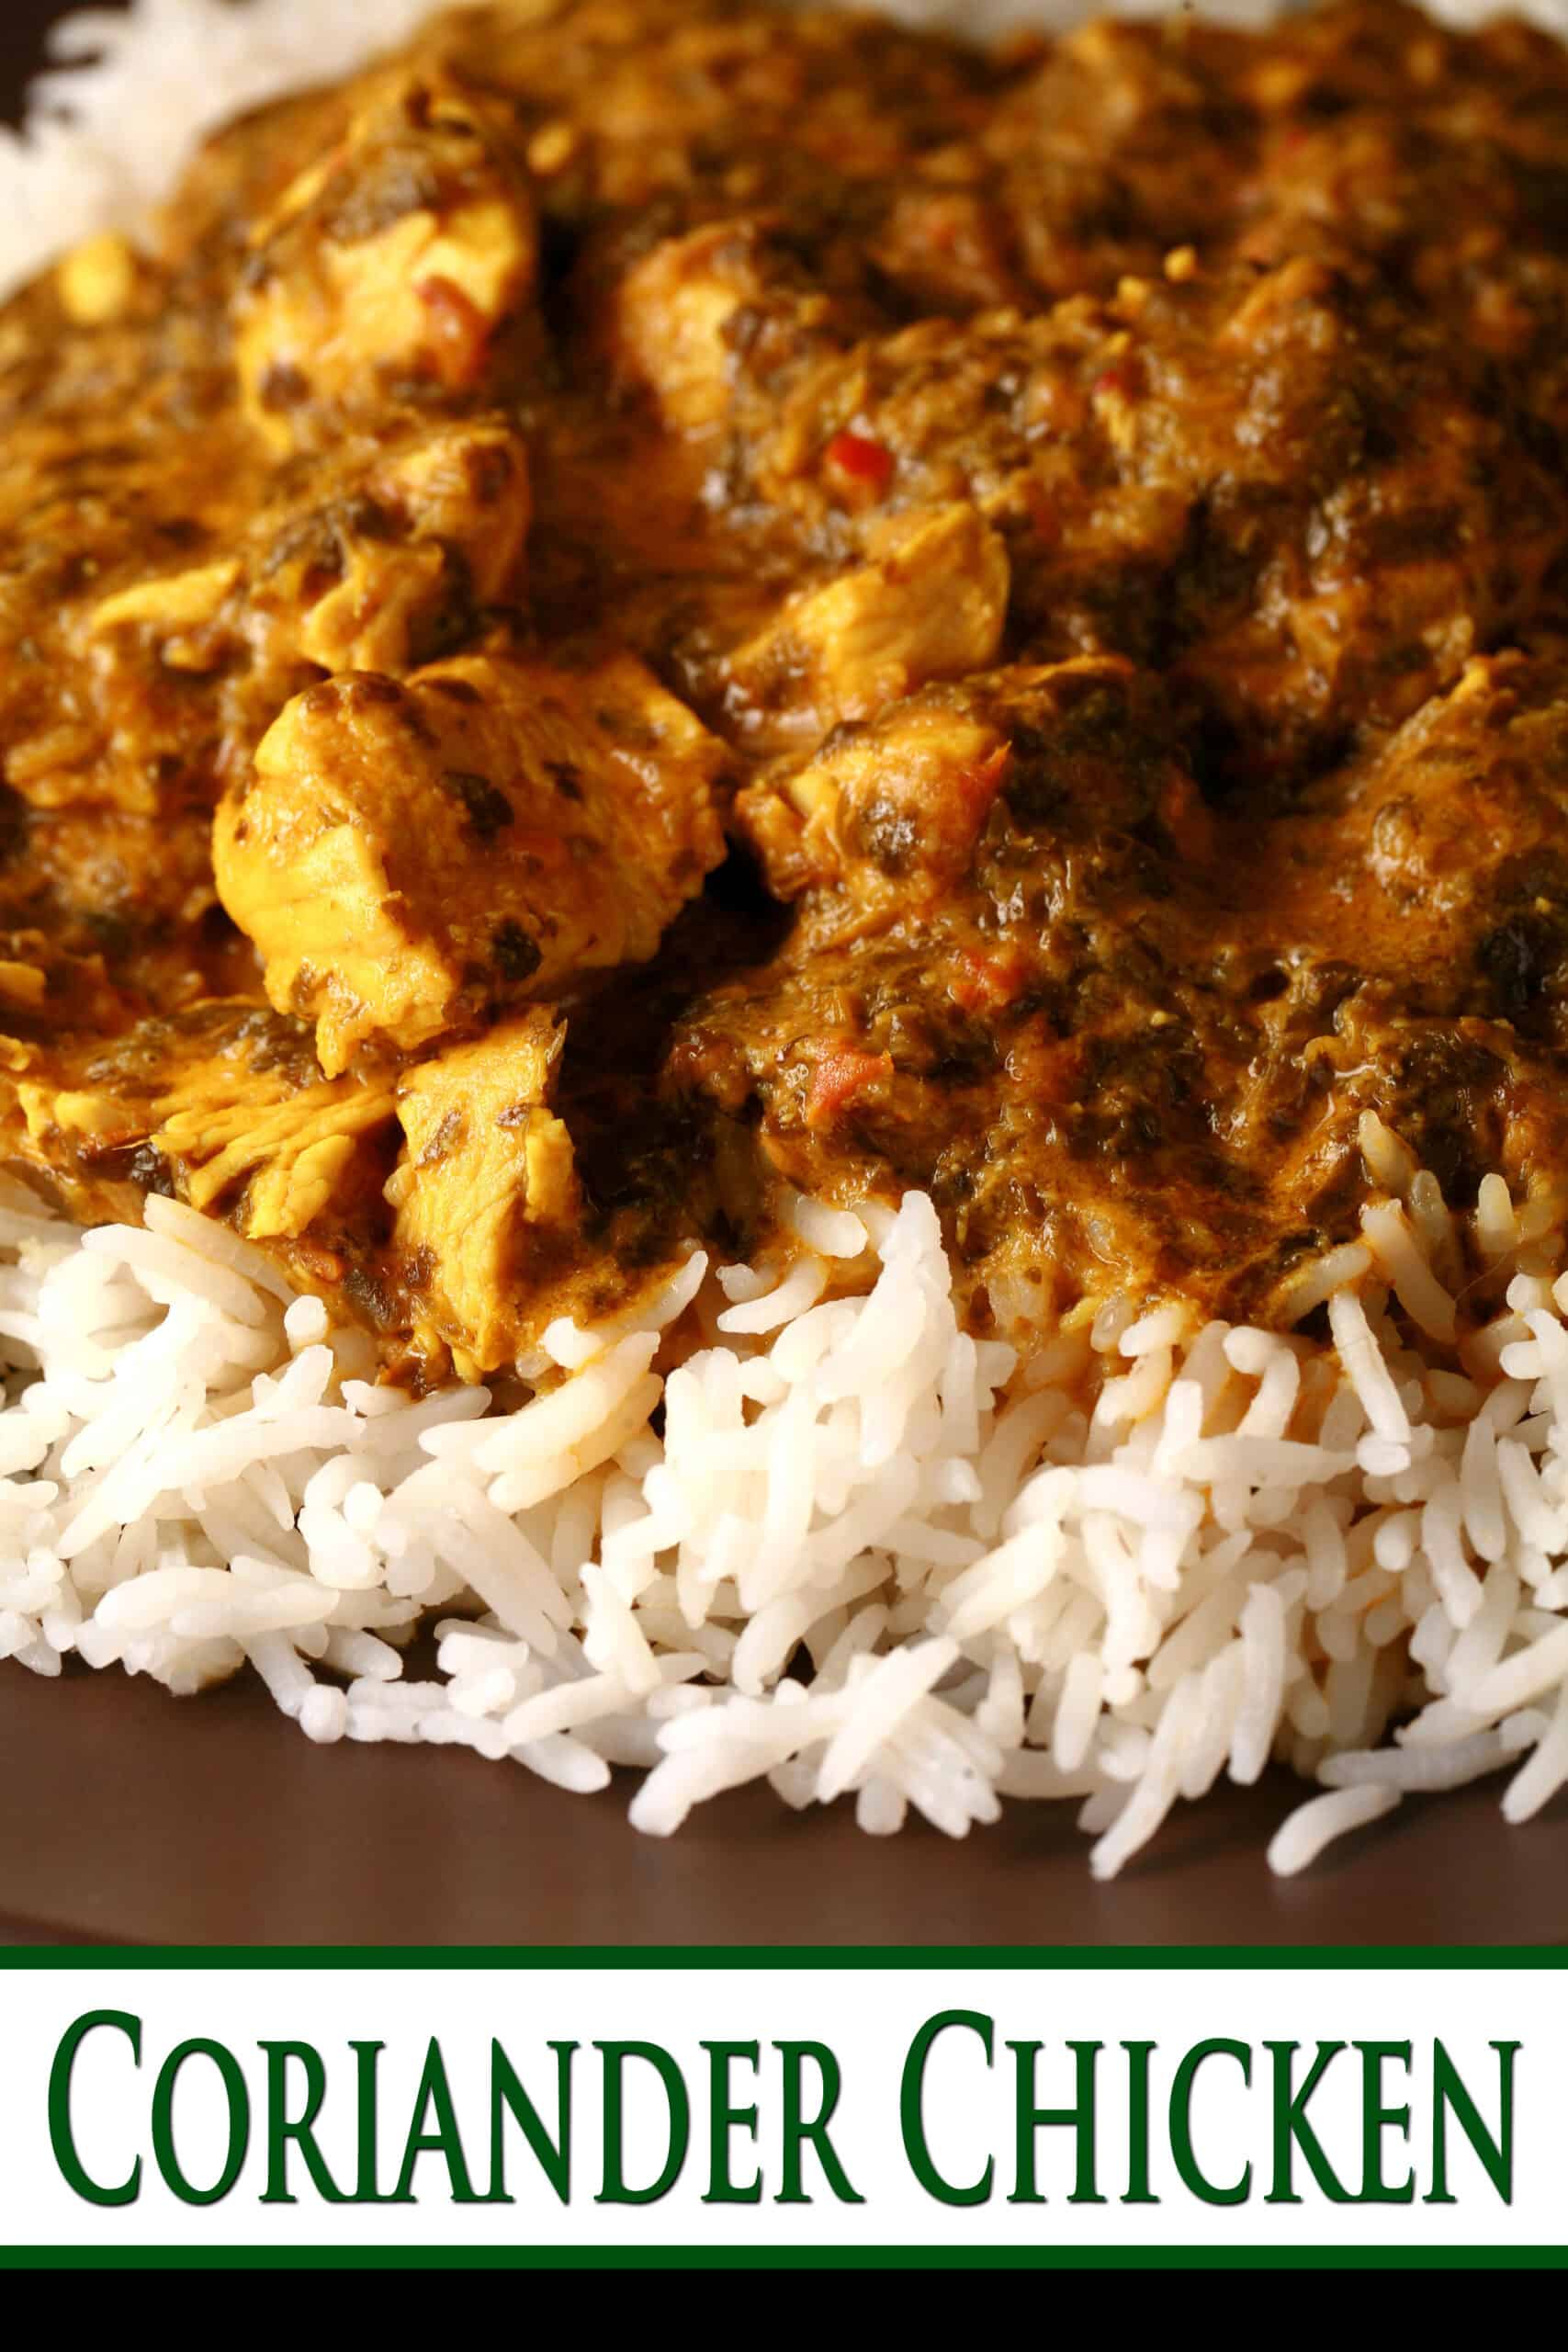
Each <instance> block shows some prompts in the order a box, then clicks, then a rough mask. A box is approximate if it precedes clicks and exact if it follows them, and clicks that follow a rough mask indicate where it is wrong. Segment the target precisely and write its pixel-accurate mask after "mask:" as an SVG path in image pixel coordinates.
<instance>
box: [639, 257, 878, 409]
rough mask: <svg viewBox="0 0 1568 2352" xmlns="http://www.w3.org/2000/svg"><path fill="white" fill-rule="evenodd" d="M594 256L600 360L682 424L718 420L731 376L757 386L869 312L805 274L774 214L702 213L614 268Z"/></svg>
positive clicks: (861, 324) (835, 341) (761, 388)
mask: <svg viewBox="0 0 1568 2352" xmlns="http://www.w3.org/2000/svg"><path fill="white" fill-rule="evenodd" d="M604 267H605V274H606V275H607V276H609V277H610V284H609V287H608V289H607V291H606V292H605V293H604V296H603V297H602V298H601V304H602V317H601V322H600V340H601V342H602V344H603V346H604V350H605V353H606V356H608V358H609V361H610V364H611V366H612V368H614V369H615V373H616V375H617V376H618V377H619V379H621V381H622V382H623V383H626V384H634V385H637V386H640V387H641V388H642V389H643V390H646V391H648V392H649V393H651V395H652V397H653V400H654V402H655V405H656V406H657V408H658V410H659V413H660V415H661V417H662V418H663V420H664V422H665V423H666V424H670V425H673V426H674V427H675V428H676V429H677V430H678V431H680V432H684V433H694V432H700V431H702V430H703V429H704V428H705V427H708V426H711V425H716V424H722V423H723V421H724V419H725V418H726V416H727V415H728V413H729V410H730V407H731V404H732V402H733V401H734V399H735V397H736V393H737V389H738V387H739V385H741V384H744V386H745V388H746V390H747V392H748V393H749V394H750V395H751V396H755V395H757V394H758V393H762V394H764V395H765V394H766V392H767V390H768V389H769V388H770V386H771V385H772V383H773V380H774V379H775V377H776V376H777V375H778V374H779V373H780V372H782V371H787V370H790V369H794V368H798V367H799V366H800V365H801V364H802V362H803V361H804V360H806V359H807V358H808V357H809V356H811V355H812V353H814V352H817V351H822V350H831V349H841V348H842V347H843V346H844V345H847V344H849V343H851V342H852V340H853V339H854V336H855V334H856V333H857V332H859V333H866V332H869V331H870V330H871V329H872V328H873V327H874V324H875V323H876V312H875V311H874V309H873V308H872V307H871V306H870V304H869V303H868V302H867V301H866V300H864V299H863V297H862V296H860V295H859V293H858V290H857V289H855V288H852V287H851V288H845V289H844V290H843V291H842V292H833V291H829V289H828V288H826V287H825V286H823V285H822V284H820V283H819V282H818V281H816V280H815V278H814V277H813V275H812V273H811V272H810V271H809V270H807V269H806V268H805V267H804V266H802V262H801V258H800V255H799V254H798V253H797V252H796V251H795V249H794V246H793V244H792V242H791V239H790V236H789V234H788V232H787V229H786V224H784V222H781V221H779V220H771V219H767V218H756V219H750V220H746V219H742V220H718V221H714V222H710V223H705V225H703V226H702V227H700V228H696V229H692V230H689V231H688V232H686V233H685V234H684V235H683V236H679V237H668V238H666V239H665V240H664V241H663V243H660V244H658V245H655V246H654V248H653V250H652V252H651V253H648V254H642V255H640V256H639V257H638V258H637V259H636V260H635V261H633V262H632V264H631V266H629V267H628V268H626V271H625V272H624V274H622V275H619V276H615V275H614V274H613V272H612V270H611V268H610V267H609V266H608V265H604Z"/></svg>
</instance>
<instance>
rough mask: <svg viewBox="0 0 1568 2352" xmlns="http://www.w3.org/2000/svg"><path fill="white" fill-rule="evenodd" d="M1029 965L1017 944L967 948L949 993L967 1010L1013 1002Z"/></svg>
mask: <svg viewBox="0 0 1568 2352" xmlns="http://www.w3.org/2000/svg"><path fill="white" fill-rule="evenodd" d="M1027 977H1028V966H1027V965H1026V963H1025V961H1024V958H1023V956H1022V954H1021V951H1020V950H1019V949H1018V948H1016V947H998V948H976V947H966V948H965V949H964V953H963V954H962V955H961V956H959V958H958V968H957V970H956V971H955V972H954V974H953V977H952V978H951V979H950V980H949V981H948V984H947V992H948V994H949V996H951V997H952V998H953V1001H954V1003H956V1004H961V1005H962V1006H963V1008H964V1012H987V1011H989V1010H990V1009H991V1008H992V1007H993V1006H997V1005H1003V1004H1011V1003H1012V1002H1013V1001H1014V999H1015V998H1016V997H1018V996H1019V995H1020V994H1021V992H1022V989H1023V984H1024V981H1025V979H1026V978H1027Z"/></svg>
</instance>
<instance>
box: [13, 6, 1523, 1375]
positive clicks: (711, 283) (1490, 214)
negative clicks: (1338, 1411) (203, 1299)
mask: <svg viewBox="0 0 1568 2352" xmlns="http://www.w3.org/2000/svg"><path fill="white" fill-rule="evenodd" d="M1565 157H1568V51H1564V49H1563V48H1562V46H1561V45H1560V44H1558V43H1556V42H1553V41H1552V40H1550V39H1548V38H1547V37H1546V36H1544V35H1542V34H1540V33H1536V32H1531V31H1529V30H1528V29H1527V28H1523V27H1521V26H1519V25H1516V24H1508V23H1500V24H1495V25H1493V26H1491V27H1488V28H1486V29H1485V30H1483V31H1481V32H1479V33H1472V34H1465V35H1461V34H1458V33H1454V32H1450V31H1449V30H1447V29H1445V28H1442V27H1440V26H1438V25H1437V24H1436V23H1434V22H1433V21H1431V20H1430V19H1428V18H1427V17H1425V16H1422V15H1420V14H1418V13H1417V12H1416V11H1415V10H1414V9H1411V8H1408V7H1406V6H1402V5H1400V0H1334V5H1329V6H1322V7H1318V8H1315V9H1314V10H1312V11H1311V12H1309V13H1307V14H1305V15H1303V16H1292V17H1290V18H1289V19H1287V20H1286V21H1284V22H1282V23H1281V24H1280V25H1278V26H1277V27H1275V28H1272V29H1269V30H1267V31H1261V32H1243V31H1240V30H1236V29H1227V28H1220V27H1214V26H1206V25H1202V24H1199V23H1196V22H1193V21H1190V20H1189V19H1188V18H1187V17H1173V18H1172V19H1171V21H1169V22H1168V23H1166V24H1162V25H1157V26H1155V25H1147V24H1116V25H1109V24H1095V25H1089V26H1087V27H1085V28H1081V29H1079V30H1078V31H1077V32H1074V33H1072V34H1070V35H1067V36H1065V37H1063V38H1061V39H1057V40H1046V39H1043V38H1042V39H1033V38H1016V39H1014V40H1010V42H1008V43H1006V44H1003V45H1000V46H998V47H997V48H996V49H994V50H990V51H987V50H984V49H982V48H980V47H978V46H976V45H973V44H970V43H966V42H964V41H962V40H954V39H950V38H946V37H939V36H934V35H929V34H922V33H919V32H915V31H911V30H909V29H907V28H897V27H894V26H891V25H888V24H885V23H882V22H879V21H878V20H877V19H875V18H874V17H868V16H856V15H846V14H842V13H839V12H837V11H831V10H825V9H815V8H798V9H795V8H791V9H787V10H786V9H783V8H777V7H773V6H769V5H767V0H643V5H640V6H635V7H634V6H626V4H625V0H489V4H488V5H483V6H474V7H468V8H463V9H459V10H457V11H454V12H453V13H451V14H449V15H445V16H437V17H434V18H433V20H432V22H431V24H430V26H429V27H428V28H427V29H426V30H425V31H424V32H423V33H422V34H420V35H419V36H418V37H417V38H416V39H415V40H412V42H411V43H409V44H408V46H407V47H406V48H405V49H404V50H403V51H400V53H399V54H397V55H395V56H392V57H389V58H385V59H382V60H380V61H378V62H377V63H376V64H375V65H374V66H373V67H371V68H370V69H369V70H368V71H367V72H366V73H365V74H360V75H358V76H355V77H353V78H352V79H350V80H348V81H346V82H344V83H343V84H341V85H337V86H335V87H333V88H330V89H325V90H321V91H317V92H313V93H308V94H307V95H305V96H301V97H299V98H297V99H292V100H288V101H286V102H284V103H281V104H278V105H276V106H273V107H265V108H264V109H262V110H261V111H260V112H258V113H256V114H254V115H253V116H252V117H250V118H248V119H245V120H244V121H242V122H240V123H237V124H235V125H234V126H233V127H232V128H231V129H230V130H225V131H223V132H221V133H220V134H219V135H218V136H217V137H216V138H214V139H212V140H211V141H209V142H208V144H207V146H206V147H205V148H204V150H203V151H202V153H200V154H199V155H198V156H197V158H196V159H195V161H194V162H193V164H191V165H190V167H189V169H188V170H187V171H186V175H184V178H183V180H182V182H181V185H180V186H179V187H178V188H177V189H176V191H175V195H174V197H173V199H172V200H171V202H170V203H169V205H168V206H167V208H166V209H165V211H164V215H163V216H162V218H161V220H160V221H159V223H158V224H157V225H156V228H155V230H154V231H153V232H152V234H151V235H150V236H149V237H148V238H147V239H146V241H145V242H137V241H134V240H132V239H130V238H128V237H124V236H115V235H109V236H104V237H97V238H95V239H93V240H92V241H90V243H87V244H86V245H85V246H83V247H82V248H81V249H79V250H78V251H76V252H74V253H73V254H67V255H65V256H63V257H62V261H61V262H60V264H59V266H57V267H55V268H54V269H52V270H51V271H49V272H47V273H46V274H45V276H44V277H42V278H40V279H39V282H38V283H36V284H35V285H33V286H31V287H28V288H25V289H24V290H23V291H22V292H21V293H20V294H18V295H17V296H16V297H15V298H13V299H12V300H10V301H9V302H7V303H6V304H5V305H4V306H3V307H0V1161H3V1162H4V1164H6V1166H8V1167H11V1168H13V1169H17V1170H21V1171H23V1172H24V1173H25V1174H26V1175H27V1176H28V1178H29V1180H30V1181H31V1182H35V1183H37V1184H39V1185H41V1186H43V1187H44V1188H45V1189H47V1190H48V1191H49V1192H50V1193H51V1195H52V1196H55V1197H57V1198H58V1199H60V1200H61V1201H62V1202H63V1203H64V1204H67V1205H68V1206H69V1207H70V1208H71V1210H72V1211H73V1213H75V1214H77V1215H78V1216H82V1217H84V1218H87V1219H92V1218H96V1217H102V1216H117V1217H123V1216H135V1215H136V1214H137V1212H138V1209H139V1206H140V1204H141V1201H142V1200H143V1199H144V1198H145V1196H146V1195H147V1193H154V1192H161V1193H173V1194H175V1195H177V1196H178V1197H179V1198H181V1199H183V1200H185V1201H186V1202H188V1203H190V1204H192V1205H193V1206H195V1207H197V1209H199V1210H200V1211H202V1212H203V1213H204V1214H206V1215H209V1216H213V1217H218V1218H222V1219H224V1220H226V1221H227V1222H228V1223H229V1224H230V1225H231V1226H232V1227H234V1228H235V1229H236V1230H237V1231H240V1232H242V1233H243V1234H245V1235H246V1236H247V1237H249V1238H251V1239H252V1240H254V1241H255V1242H256V1243H257V1244H258V1245H259V1246H260V1247H262V1248H264V1249H265V1250H268V1251H269V1252H271V1253H272V1254H273V1255H274V1256H275V1257H276V1260H277V1261H278V1263H279V1264H280V1265H281V1266H282V1267H283V1268H285V1269H286V1271H287V1272H288V1276H289V1278H290V1279H291V1280H292V1281H293V1282H295V1283H299V1284H302V1285H304V1286H306V1287H308V1288H310V1289H312V1290H314V1291H315V1292H316V1293H318V1294H319V1295H321V1297H323V1298H324V1299H326V1300H327V1301H328V1302H329V1304H330V1305H331V1306H332V1308H333V1312H334V1313H337V1314H339V1315H342V1316H345V1317H355V1318H357V1319H358V1320H360V1321H361V1322H362V1323H364V1324H365V1325H366V1326H367V1328H368V1329H371V1330H372V1331H373V1332H374V1333H375V1334H376V1336H377V1340H378V1345H379V1348H380V1351H381V1354H382V1358H383V1361H384V1363H385V1367H386V1371H387V1374H388V1376H389V1377H392V1378H397V1379H400V1380H403V1381H406V1382H409V1383H412V1384H413V1385H419V1384H422V1383H423V1382H426V1381H429V1380H433V1379H438V1378H442V1377H445V1376H446V1375H447V1374H449V1373H450V1372H452V1371H453V1370H455V1371H456V1372H457V1374H459V1375H460V1376H462V1377H464V1378H472V1377H479V1376H487V1377H488V1376H491V1375H494V1374H504V1373H505V1371H506V1369H507V1367H508V1366H509V1365H511V1364H513V1363H515V1362H516V1361H517V1360H518V1359H519V1357H526V1356H527V1355H528V1353H529V1351H531V1350H532V1349H533V1348H534V1347H535V1345H536V1341H537V1339H538V1336H539V1333H540V1332H541V1330H542V1329H544V1328H545V1326H546V1325H547V1322H548V1321H549V1320H550V1319H552V1318H553V1317H556V1316H557V1315H558V1314H560V1313H562V1312H563V1311H570V1312H573V1313H578V1314H581V1315H588V1316H592V1315H601V1314H604V1313H608V1312H612V1311H614V1310H615V1309H616V1308H617V1307H618V1306H621V1305H623V1304H624V1303H625V1302H626V1300H627V1299H628V1298H629V1297H632V1296H634V1295H636V1294H637V1292H638V1291H639V1290H641V1289H643V1288H645V1287H647V1286H649V1285H651V1284H654V1283H658V1282H660V1280H662V1279H664V1278H665V1277H666V1276H667V1275H668V1272H669V1271H670V1268H671V1263H672V1262H673V1261H675V1260H676V1258H677V1257H678V1256H679V1255H680V1254H681V1253H682V1251H683V1250H685V1249H686V1248H687V1247H688V1246H689V1245H690V1244H691V1243H692V1242H694V1241H704V1242H706V1243H708V1244H710V1245H713V1246H715V1247H716V1248H719V1249H722V1250H732V1249H733V1250H741V1251H743V1252H746V1253H747V1254H754V1252H755V1251H756V1250H757V1249H758V1248H759V1247H761V1246H762V1245H764V1244H765V1243H766V1242H767V1241H768V1239H769V1238H770V1236H773V1235H774V1234H776V1233H777V1231H778V1229H779V1227H780V1223H781V1219H782V1218H783V1216H784V1211H785V1206H786V1204H787V1203H788V1201H789V1199H790V1196H791V1191H792V1188H795V1187H801V1188H804V1189H806V1190H807V1191H808V1192H813V1193H819V1194H821V1195H823V1196H825V1197H827V1198H829V1199H836V1200H842V1201H850V1200H853V1199H857V1198H861V1197H863V1196H864V1195H865V1194H866V1193H868V1192H869V1193H873V1194H874V1195H877V1196H880V1197H882V1198H885V1199H892V1198H895V1197H897V1194H898V1193H900V1192H901V1191H902V1190H904V1189H906V1188H907V1187H908V1186H910V1185H919V1186H921V1187H923V1188H924V1189H926V1190H927V1191H929V1193H931V1196H932V1198H933V1200H934V1201H935V1203H936V1204H937V1206H938V1209H939V1211H940V1213H941V1215H942V1220H943V1224H944V1229H945V1233H946V1238H947V1240H948V1243H949V1246H950V1251H951V1253H952V1256H953V1261H954V1264H955V1266H956V1268H957V1272H958V1288H959V1293H960V1295H961V1298H962V1302H963V1305H964V1311H965V1313H966V1314H967V1316H968V1317H969V1318H970V1321H971V1323H972V1324H973V1326H974V1327H975V1328H976V1329H985V1328H989V1327H996V1328H1005V1329H1012V1328H1014V1327H1015V1326H1017V1325H1019V1323H1020V1321H1021V1319H1022V1320H1024V1321H1027V1320H1029V1319H1030V1318H1031V1317H1036V1318H1037V1317H1038V1314H1039V1311H1040V1309H1041V1307H1042V1306H1043V1303H1044V1302H1045V1300H1046V1299H1047V1296H1049V1297H1050V1298H1054V1299H1055V1301H1056V1302H1057V1303H1058V1304H1064V1303H1066V1301H1068V1300H1074V1301H1077V1300H1079V1299H1083V1298H1089V1299H1092V1298H1093V1297H1094V1296H1095V1295H1097V1294H1098V1293H1099V1292H1100V1290H1102V1289H1105V1290H1116V1291H1125V1290H1139V1289H1141V1290H1145V1291H1149V1290H1159V1291H1166V1290H1178V1291H1180V1292H1182V1293H1183V1294H1184V1295H1189V1296H1190V1297H1192V1298H1194V1299H1195V1300H1198V1301H1199V1302H1200V1303H1205V1304H1209V1305H1213V1306H1220V1307H1223V1308H1224V1309H1225V1310H1226V1311H1234V1312H1245V1313H1247V1314H1248V1315H1250V1316H1253V1317H1269V1316H1272V1315H1275V1314H1283V1313H1285V1312H1286V1311H1287V1310H1286V1306H1285V1305H1284V1302H1285V1301H1286V1299H1287V1298H1288V1295H1289V1292H1290V1287H1291V1283H1292V1271H1293V1270H1294V1269H1295V1268H1296V1267H1297V1266H1298V1265H1299V1264H1300V1263H1301V1262H1302V1261H1303V1259H1305V1258H1308V1257H1310V1256H1312V1255H1313V1254H1314V1252H1316V1251H1318V1250H1322V1249H1323V1248H1325V1246H1327V1245H1329V1244H1331V1243H1333V1242H1335V1241H1337V1240H1341V1239H1344V1238H1348V1236H1350V1235H1352V1234H1353V1233H1355V1232H1356V1231H1357V1230H1358V1221H1359V1210H1360V1207H1361V1205H1362V1204H1363V1202H1364V1199H1365V1196H1366V1182H1367V1180H1366V1176H1365V1173H1364V1170H1363V1169H1362V1165H1361V1161H1360V1158H1359V1150H1358V1146H1357V1135H1358V1125H1359V1119H1360V1117H1361V1114H1363V1112H1365V1111H1367V1110H1376V1111H1378V1112H1379V1113H1380V1114H1382V1116H1383V1117H1384V1118H1386V1119H1387V1120H1388V1121H1389V1122H1390V1123H1391V1124H1392V1125H1395V1126H1396V1127H1398V1128H1399V1129H1400V1130H1401V1132H1403V1133H1404V1135H1405V1136H1406V1137H1407V1138H1408V1140H1409V1142H1410V1143H1411V1145H1412V1147H1413V1148H1416V1150H1418V1151H1419V1152H1420V1153H1421V1155H1422V1157H1423V1159H1424V1160H1425V1161H1426V1163H1427V1165H1428V1166H1429V1167H1431V1168H1432V1169H1434V1170H1436V1171H1437V1172H1438V1175H1439V1176H1440V1178H1441V1180H1442V1182H1443V1183H1444V1185H1445V1187H1446V1188H1447V1190H1448V1192H1449V1194H1450V1198H1457V1199H1459V1200H1461V1201H1462V1200H1463V1199H1464V1197H1465V1195H1466V1190H1467V1187H1468V1188H1470V1190H1471V1192H1472V1193H1473V1187H1474V1185H1475V1183H1476V1182H1478V1181H1479V1178H1480V1176H1481V1174H1482V1173H1483V1172H1484V1171H1486V1170H1491V1169H1493V1168H1500V1169H1502V1170H1503V1171H1504V1172H1505V1174H1506V1176H1507V1177H1508V1178H1509V1179H1510V1181H1511V1182H1514V1183H1516V1184H1517V1185H1521V1186H1524V1187H1527V1188H1528V1187H1530V1186H1536V1187H1540V1185H1542V1184H1546V1183H1549V1182H1554V1181H1561V1179H1562V1171H1563V1169H1564V1167H1565V1166H1568V1010H1565V1008H1568V863H1565V856H1564V853H1563V851H1562V846H1561V844H1562V838H1563V834H1564V828H1565V825H1568V651H1565V650H1564V649H1565V647H1568V360H1565V358H1564V353H1565V352H1568V164H1565V163H1564V158H1565Z"/></svg>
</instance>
